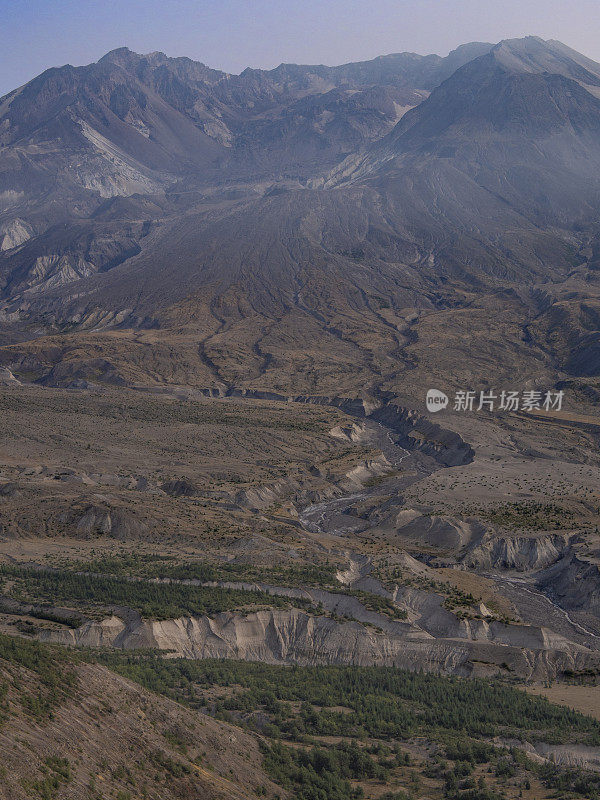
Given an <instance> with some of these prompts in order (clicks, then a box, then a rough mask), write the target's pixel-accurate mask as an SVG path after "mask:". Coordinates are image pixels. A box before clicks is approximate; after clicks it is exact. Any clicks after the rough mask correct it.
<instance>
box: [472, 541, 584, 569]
mask: <svg viewBox="0 0 600 800" xmlns="http://www.w3.org/2000/svg"><path fill="white" fill-rule="evenodd" d="M570 538H571V537H570V536H569V535H567V534H551V535H546V536H535V537H533V536H498V535H493V534H491V533H486V534H484V536H483V537H482V538H481V539H480V540H479V541H478V542H476V543H475V544H474V546H473V547H471V548H469V550H468V552H467V553H466V555H465V556H464V557H463V558H462V563H463V564H464V565H465V566H467V567H477V568H478V569H516V570H519V571H526V570H538V569H544V568H545V567H548V566H550V565H551V564H554V563H556V562H557V561H558V560H559V559H560V558H562V557H563V556H564V555H565V553H566V552H567V551H568V549H569V544H570Z"/></svg>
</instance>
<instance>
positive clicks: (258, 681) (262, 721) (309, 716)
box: [89, 651, 600, 800]
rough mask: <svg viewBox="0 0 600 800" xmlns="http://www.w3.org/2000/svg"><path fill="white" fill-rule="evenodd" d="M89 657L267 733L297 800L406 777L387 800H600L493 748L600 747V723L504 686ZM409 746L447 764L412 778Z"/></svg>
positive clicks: (269, 766)
mask: <svg viewBox="0 0 600 800" xmlns="http://www.w3.org/2000/svg"><path fill="white" fill-rule="evenodd" d="M89 657H93V658H94V659H95V660H100V661H101V662H102V663H103V664H105V665H107V666H108V667H110V668H111V669H113V670H115V671H116V672H118V673H119V674H121V675H124V676H126V677H128V678H130V679H132V680H135V681H137V682H138V683H140V684H141V685H143V686H145V687H146V688H148V689H151V690H152V691H155V692H158V693H160V694H164V695H167V696H168V697H171V698H173V699H175V700H178V701H180V702H182V703H184V704H186V705H190V706H193V707H196V708H199V709H202V710H204V711H205V712H206V713H209V714H212V715H213V716H215V717H217V718H218V719H223V720H226V721H229V722H232V723H233V724H237V725H241V726H242V727H245V728H247V729H249V730H255V731H257V732H260V733H261V734H262V736H263V737H265V738H264V739H263V744H262V750H263V756H264V766H265V769H266V770H267V772H268V773H269V774H270V776H271V777H272V778H273V780H274V781H276V782H277V783H279V784H280V785H281V786H283V787H284V788H285V789H287V790H289V791H290V792H291V793H292V795H293V797H294V798H297V800H346V798H349V799H350V798H360V797H363V793H362V789H361V787H360V786H357V785H356V782H357V781H364V780H366V779H371V780H374V781H378V782H380V783H383V784H387V783H389V781H390V780H391V778H392V777H393V776H396V779H397V777H398V775H401V776H402V780H403V781H404V782H406V781H413V782H416V783H415V787H413V789H414V791H413V790H411V789H410V788H409V791H408V793H407V792H405V791H404V790H403V791H400V792H396V793H394V792H390V793H388V794H387V795H384V797H385V798H387V800H412V798H414V797H419V796H421V795H420V794H419V792H418V791H417V789H418V786H417V785H416V784H418V782H419V780H420V778H419V775H426V776H428V777H429V778H434V779H436V780H438V781H439V783H440V787H441V790H442V791H443V794H444V797H445V798H448V800H501V799H502V797H504V794H503V793H502V792H500V793H499V792H498V788H499V787H500V788H502V786H504V785H507V782H512V785H513V786H514V785H516V783H518V781H521V784H519V785H522V786H525V785H526V784H527V783H529V782H530V778H532V777H533V776H536V777H538V778H539V779H540V780H541V781H542V782H544V783H545V784H546V785H547V786H548V787H552V788H554V787H555V786H560V787H561V788H562V790H563V791H564V796H565V797H566V796H569V797H585V798H586V800H589V799H590V798H594V800H595V799H596V798H598V797H600V793H599V792H600V778H598V776H594V775H590V774H588V773H587V772H585V771H581V770H578V771H573V772H569V771H567V772H565V771H564V770H560V769H558V768H556V767H554V766H552V767H551V768H550V767H540V766H539V765H536V764H533V763H531V762H529V760H528V759H527V757H526V756H525V755H524V754H523V753H522V752H521V751H519V750H516V749H511V750H505V749H502V748H497V747H496V746H494V744H493V743H492V738H493V737H496V736H501V737H505V738H509V739H515V740H521V741H523V740H528V741H531V740H532V739H533V740H541V741H546V742H554V743H562V742H584V743H587V744H593V745H597V744H599V743H600V723H598V722H597V721H595V720H593V719H590V718H589V717H585V716H584V715H582V714H579V713H577V712H575V711H571V710H570V709H567V708H565V707H562V706H555V705H553V704H551V703H550V702H548V701H547V700H545V699H544V698H539V697H535V696H530V695H527V694H526V693H524V692H522V691H520V690H518V689H516V688H513V687H511V686H508V685H506V684H503V683H501V682H494V681H492V682H490V681H485V680H470V679H460V678H448V677H440V676H436V675H423V674H416V673H409V672H404V671H402V670H397V669H393V668H380V667H280V666H270V665H265V664H253V663H244V662H235V661H188V660H185V659H175V660H168V661H165V660H164V659H161V658H159V657H158V656H157V655H155V654H152V653H129V654H126V653H117V652H114V651H111V652H104V653H101V654H97V653H95V654H94V655H93V656H89ZM330 737H332V738H330ZM407 741H427V742H435V743H437V748H438V749H437V752H438V754H440V753H441V752H443V753H444V754H445V758H446V759H448V761H444V760H442V759H441V758H440V756H439V755H437V756H434V757H430V756H427V759H428V760H427V761H426V763H425V764H424V765H421V766H420V767H416V766H412V762H411V759H410V758H409V756H408V754H407V753H406V752H405V751H403V749H402V747H401V743H404V742H407ZM433 752H434V753H435V752H436V750H435V749H434V751H433ZM408 765H411V768H410V769H409V766H408ZM482 766H484V767H485V769H484V770H482V769H481V767H482ZM477 770H479V772H478V773H477ZM484 775H485V776H488V777H484ZM490 776H491V777H490ZM528 776H529V777H528ZM557 776H560V782H558V780H557ZM490 780H492V781H493V783H494V785H493V786H490V785H489V781H490ZM556 796H557V797H558V796H559V795H558V794H557V795H556ZM560 796H561V797H562V796H563V794H560Z"/></svg>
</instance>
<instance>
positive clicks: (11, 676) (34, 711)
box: [0, 634, 77, 720]
mask: <svg viewBox="0 0 600 800" xmlns="http://www.w3.org/2000/svg"><path fill="white" fill-rule="evenodd" d="M0 667H3V668H4V669H3V672H4V678H3V681H2V682H1V683H0V719H1V715H2V714H4V716H5V717H6V713H7V705H6V698H7V695H8V691H9V689H10V687H11V686H12V688H13V689H14V690H15V692H16V694H17V695H18V696H19V700H20V702H21V705H22V706H23V709H24V710H25V712H26V713H28V714H31V715H32V716H33V717H35V718H36V719H37V720H44V719H47V718H49V717H50V716H51V715H52V712H53V710H54V708H55V707H56V706H57V705H59V704H60V703H62V702H63V701H64V700H65V699H66V698H68V697H70V696H72V694H73V691H74V689H75V686H76V685H77V678H76V675H75V672H74V670H73V668H72V665H71V663H70V661H69V659H68V658H67V656H66V655H65V654H64V653H63V651H61V650H58V649H55V648H49V647H47V646H44V645H41V644H39V643H38V642H31V641H28V640H25V639H20V638H17V637H12V636H6V635H4V634H0ZM23 669H25V670H28V671H29V672H31V673H33V675H34V676H35V677H36V679H37V681H38V684H39V686H38V687H36V688H33V689H32V687H31V686H30V685H29V684H27V685H26V684H25V683H24V682H23V680H22V670H23ZM2 706H4V708H2Z"/></svg>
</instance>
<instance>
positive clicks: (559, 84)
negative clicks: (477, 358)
mask: <svg viewBox="0 0 600 800" xmlns="http://www.w3.org/2000/svg"><path fill="white" fill-rule="evenodd" d="M0 143H1V148H0V235H1V236H2V239H1V244H0V247H1V248H2V253H1V256H0V293H1V294H0V296H1V300H2V311H1V314H2V320H3V330H4V337H5V339H4V340H5V342H6V343H9V342H11V341H13V342H15V341H17V340H21V341H22V342H23V343H22V344H20V345H14V346H13V347H12V348H10V347H9V348H7V349H5V350H4V351H3V353H2V360H3V361H4V362H5V363H7V364H10V365H11V367H13V368H16V369H18V367H19V364H24V363H27V364H29V368H30V369H33V372H34V373H35V374H36V376H37V378H38V379H40V380H48V379H49V377H48V376H49V375H50V373H51V372H52V370H55V368H56V366H57V364H58V363H63V366H64V363H68V361H69V358H70V357H69V356H68V355H67V353H68V352H71V348H72V345H69V346H68V347H66V349H65V343H66V342H67V341H68V342H75V341H77V342H78V344H77V346H76V349H78V362H77V363H78V367H77V370H76V372H77V374H78V375H80V376H81V375H87V374H88V372H89V369H88V368H87V367H86V366H85V364H86V363H88V360H89V359H90V358H91V356H89V354H88V352H87V349H86V348H87V347H88V345H84V344H82V342H83V341H84V340H83V339H77V336H78V334H81V332H82V331H86V330H87V331H90V330H94V331H98V330H99V329H100V330H103V331H105V332H107V331H109V330H113V331H114V330H115V329H118V330H120V331H121V334H120V338H119V342H122V340H123V338H124V337H125V338H126V335H125V333H124V332H125V331H129V332H131V333H130V334H127V335H133V332H134V331H135V330H136V329H140V328H142V329H146V328H148V327H150V328H156V327H159V328H161V329H163V330H164V331H165V332H167V331H168V332H169V333H168V334H165V335H166V337H167V338H168V337H169V336H174V337H175V338H176V339H177V342H178V344H177V346H176V347H175V351H176V352H177V355H176V356H175V358H176V359H177V358H180V357H182V355H181V354H182V353H183V352H184V351H185V349H186V348H185V347H184V346H183V344H182V341H181V338H180V337H181V336H182V335H183V333H182V331H183V329H185V337H188V338H186V342H187V345H186V347H189V348H191V349H190V350H189V352H188V353H187V355H186V356H185V357H184V360H185V361H186V367H185V369H186V370H187V372H191V373H193V374H194V375H195V380H196V381H197V382H199V383H202V382H206V381H207V380H219V381H221V382H223V381H224V382H225V383H227V382H230V381H233V380H237V379H239V378H241V376H242V375H245V376H250V379H251V380H256V379H259V380H260V381H261V382H262V383H267V384H269V383H270V384H273V385H277V386H280V387H282V386H285V385H287V386H291V385H298V386H302V385H304V384H305V383H306V382H307V381H308V383H309V384H310V385H311V386H313V387H315V386H320V385H322V386H323V387H327V386H331V384H332V383H334V384H335V383H336V381H337V380H338V378H339V374H340V370H341V371H342V372H346V373H347V370H348V369H349V370H350V372H351V375H352V378H351V380H350V383H351V384H353V385H355V386H356V385H361V384H364V381H365V380H368V381H374V382H375V384H376V385H377V386H379V387H380V388H383V387H384V386H387V387H388V388H390V386H391V385H392V384H390V381H392V383H393V382H394V381H397V380H398V379H399V376H400V375H401V374H402V373H403V371H405V370H406V369H414V368H415V365H420V366H423V364H424V362H425V361H426V359H425V357H424V355H423V354H422V353H419V352H418V351H419V345H418V342H419V341H422V340H424V331H423V332H422V331H421V329H420V328H421V325H427V324H429V323H430V322H431V321H432V320H436V324H437V319H438V318H437V317H434V316H431V312H436V313H452V309H457V308H461V307H462V308H471V309H473V308H474V307H475V306H478V307H480V308H481V309H482V313H484V314H485V313H487V312H486V310H487V309H488V308H489V306H490V304H491V305H492V306H494V307H496V306H499V308H500V311H499V313H498V315H497V323H498V325H499V329H498V331H496V332H495V334H493V335H495V336H497V337H498V338H500V339H502V340H503V341H504V342H505V346H507V347H509V349H512V351H513V352H512V354H511V355H507V357H506V358H504V359H495V360H494V363H495V367H494V368H495V369H497V368H498V364H499V363H503V364H504V367H508V368H509V369H510V365H511V364H512V363H513V361H514V360H515V359H517V360H518V361H519V364H520V365H521V366H520V367H519V369H523V371H524V374H528V371H529V370H530V367H529V366H527V365H528V358H531V359H532V360H533V361H534V362H535V363H537V364H539V363H543V364H544V367H543V370H542V374H543V378H544V380H546V378H547V376H548V374H551V375H553V376H554V377H553V379H554V380H556V379H558V378H559V377H564V376H565V375H568V374H587V375H590V374H595V373H596V370H597V369H598V367H600V355H599V354H598V352H597V348H598V344H597V334H596V329H597V325H596V320H597V319H598V314H599V308H600V307H599V306H598V301H597V280H596V275H597V273H595V272H594V270H595V268H596V267H597V266H598V252H599V246H600V243H599V240H598V223H597V218H598V214H597V210H598V207H599V201H600V177H599V176H600V65H598V64H595V63H594V62H592V61H590V60H589V59H587V58H585V57H584V56H581V55H580V54H578V53H576V52H574V51H572V50H570V49H569V48H568V47H566V46H564V45H562V44H560V43H558V42H544V41H542V40H540V39H537V38H533V37H530V38H527V39H523V40H514V41H507V42H502V43H500V44H498V45H496V46H492V45H490V44H480V43H474V44H469V45H465V46H463V47H461V48H459V49H458V50H456V51H455V52H453V53H451V54H450V55H449V56H448V57H447V58H440V57H438V56H425V57H423V56H417V55H414V54H410V53H403V54H397V55H391V56H384V57H381V58H378V59H375V60H374V61H369V62H363V63H357V64H347V65H343V66H340V67H325V66H298V65H289V64H282V65H281V66H279V67H277V68H276V69H274V70H271V71H262V70H245V71H244V72H243V73H242V74H241V75H227V74H225V73H222V72H219V71H216V70H212V69H210V68H209V67H206V66H204V65H203V64H200V63H196V62H193V61H190V60H189V59H185V58H177V59H171V58H167V57H166V56H165V55H163V54H162V53H152V54H149V55H146V56H140V55H137V54H135V53H132V52H131V51H129V50H127V49H126V48H123V49H120V50H115V51H113V52H111V53H108V54H107V55H106V56H105V57H104V58H102V59H101V60H100V61H99V62H98V63H96V64H92V65H90V66H87V67H80V68H73V67H70V66H65V67H62V68H58V69H52V70H48V71H47V72H45V73H43V74H42V75H40V76H39V77H38V78H36V79H35V80H33V81H31V82H30V83H29V84H27V85H26V86H24V87H21V88H20V89H17V90H15V91H14V92H12V93H10V94H9V95H7V96H6V97H5V98H3V99H2V100H0ZM501 297H503V298H504V299H502V300H501V299H500V298H501ZM182 304H183V306H182ZM507 325H508V327H509V328H510V336H509V337H508V339H509V340H510V344H507V336H506V326H507ZM65 326H67V327H65ZM65 330H68V331H69V336H70V338H69V337H67V338H66V339H65V337H63V339H62V343H61V345H60V348H58V349H56V347H55V346H54V345H55V343H54V344H53V348H54V349H53V348H50V350H48V348H47V347H46V346H45V345H42V344H41V342H42V339H40V337H47V336H52V335H54V334H56V333H58V332H64V331H65ZM367 331H368V334H367ZM111 335H112V334H111ZM460 335H462V334H460ZM470 335H471V336H476V332H475V331H471V332H470ZM487 335H488V337H489V331H488V334H487ZM548 335H550V341H551V345H550V347H548V346H547V345H542V343H541V340H542V339H543V338H544V337H547V336H548ZM178 337H179V338H178ZM32 339H36V340H39V341H38V344H35V345H34V344H33V342H31V340H32ZM565 339H567V340H568V342H569V345H568V347H567V348H565V347H564V346H563V344H562V342H564V341H565ZM25 340H29V341H30V343H29V344H25V343H24V342H25ZM95 341H96V345H95V346H94V347H95V348H96V352H101V353H102V354H103V355H106V352H105V349H104V348H105V346H106V342H103V343H102V344H100V343H99V340H98V339H97V338H96V340H95ZM192 341H194V344H193V348H192V344H191V342H192ZM307 341H310V342H311V345H314V346H315V347H316V349H317V350H319V351H321V352H326V351H327V352H328V353H329V354H331V353H335V357H334V359H333V362H334V363H335V367H332V364H331V358H325V359H324V363H321V360H320V357H319V358H317V356H316V355H315V354H313V355H312V357H311V358H312V361H311V362H310V364H307V363H306V357H305V349H306V342H307ZM199 342H200V344H199ZM523 342H526V343H527V347H525V346H524V344H523ZM445 344H447V342H446V343H444V342H442V343H441V344H440V346H441V347H442V349H443V347H444V346H445ZM487 346H488V345H486V347H487ZM40 347H41V348H42V352H43V353H45V355H40V350H39V348H40ZM32 348H33V351H34V352H35V353H36V355H35V356H33V355H32V352H33V351H32ZM79 348H83V351H85V352H82V351H80V350H79ZM198 348H199V354H198V352H197V351H198ZM110 349H111V351H112V355H111V357H110V358H108V362H109V364H110V369H109V372H110V374H111V375H112V374H121V372H122V366H119V365H118V363H117V362H119V359H120V356H117V355H116V353H115V352H114V343H113V345H111V348H110ZM192 350H193V352H194V353H195V355H194V356H192ZM476 350H477V352H478V354H480V353H481V349H480V348H479V346H476ZM522 350H524V352H521V351H522ZM49 352H51V353H52V357H51V358H50V357H49V356H48V353H49ZM517 352H518V358H517V356H515V353H517ZM124 358H126V360H127V359H128V358H129V357H128V356H127V357H125V356H124ZM113 359H114V360H113ZM189 359H192V361H191V362H189V363H188V360H189ZM315 359H316V360H317V361H318V362H319V363H318V364H317V363H316V361H315ZM92 360H93V359H92ZM446 365H447V368H448V370H449V371H450V370H454V369H455V366H456V365H455V364H454V361H453V360H452V358H450V360H449V361H448V360H446ZM488 366H489V365H488V364H487V363H486V367H485V368H486V369H487V368H488ZM143 369H146V368H145V367H144V368H143ZM161 369H162V367H159V368H158V372H159V373H160V370H161ZM86 370H87V371H86ZM120 370H121V372H120ZM307 371H308V373H310V375H309V374H308V373H307ZM548 371H549V372H548ZM91 372H92V373H93V372H94V370H92V371H91ZM52 374H54V373H52ZM66 374H70V369H69V368H66ZM90 374H91V373H90ZM452 374H453V375H455V374H456V373H455V372H453V373H452ZM478 374H479V373H478ZM529 374H530V373H529ZM540 377H541V376H540ZM396 388H397V386H396Z"/></svg>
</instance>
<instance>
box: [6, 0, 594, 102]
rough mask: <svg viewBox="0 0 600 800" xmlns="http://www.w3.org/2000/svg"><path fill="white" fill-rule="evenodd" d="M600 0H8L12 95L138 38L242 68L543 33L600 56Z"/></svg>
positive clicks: (141, 48) (143, 44) (335, 60)
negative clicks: (46, 73) (53, 69)
mask: <svg viewBox="0 0 600 800" xmlns="http://www.w3.org/2000/svg"><path fill="white" fill-rule="evenodd" d="M599 32H600V0H569V2H567V0H365V1H364V2H363V0H210V2H209V1H208V0H0V95H2V94H5V93H6V92H7V91H9V90H10V89H13V88H15V87H16V86H19V85H21V84H22V83H25V82H26V81H27V80H29V79H30V78H32V77H34V76H35V75H37V74H38V73H40V72H41V71H42V70H44V69H46V68H47V67H50V66H57V65H61V64H66V63H70V64H75V65H79V64H87V63H89V62H90V61H96V60H97V59H98V58H99V57H100V56H102V55H103V54H104V53H106V52H107V51H108V50H112V49H114V48H115V47H121V46H123V45H126V46H127V47H129V48H131V49H132V50H135V51H137V52H141V53H147V52H150V51H152V50H162V51H164V52H166V53H167V54H168V55H172V56H176V55H186V56H189V57H190V58H193V59H196V60H199V61H203V62H205V63H206V64H209V65H210V66H212V67H218V68H220V69H224V70H227V71H229V72H240V71H241V70H242V69H244V67H246V66H252V67H266V68H270V67H274V66H276V65H277V64H279V63H281V62H282V61H292V62H297V63H298V62H299V63H305V64H306V63H309V64H310V63H325V64H340V63H343V62H346V61H358V60H363V59H368V58H373V57H374V56H377V55H381V54H383V53H396V52H400V51H403V50H411V51H414V52H417V53H423V54H425V53H439V54H440V55H445V54H446V53H447V52H448V51H449V50H451V49H453V48H454V47H456V46H457V45H459V44H463V43H464V42H469V41H475V40H478V41H493V42H496V41H499V40H500V39H506V38H509V37H516V36H524V35H527V34H535V35H537V36H542V37H543V38H546V39H560V40H561V41H563V42H565V44H568V45H570V46H571V47H574V48H575V49H577V50H580V51H581V52H583V53H585V54H586V55H589V56H591V57H592V58H595V59H596V60H598V61H600V36H599V35H598V34H599Z"/></svg>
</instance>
